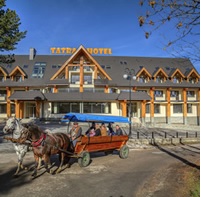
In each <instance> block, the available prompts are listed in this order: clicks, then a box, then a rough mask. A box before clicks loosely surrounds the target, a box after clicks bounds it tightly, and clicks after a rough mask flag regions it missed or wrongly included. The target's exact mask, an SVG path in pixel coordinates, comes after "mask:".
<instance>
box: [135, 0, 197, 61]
mask: <svg viewBox="0 0 201 197" xmlns="http://www.w3.org/2000/svg"><path fill="white" fill-rule="evenodd" d="M139 4H140V6H141V7H142V8H143V9H145V10H144V14H143V15H141V16H139V17H138V21H139V25H140V26H141V27H142V28H143V29H144V28H146V30H145V29H144V32H145V37H146V38H147V39H148V38H149V37H150V36H151V35H152V34H153V32H154V31H156V30H158V29H159V28H164V27H166V26H168V29H167V31H166V33H165V34H166V39H167V36H168V35H170V34H169V33H170V32H171V33H172V31H175V32H176V34H175V36H174V37H172V36H168V39H169V40H168V41H166V43H165V44H164V48H163V49H164V50H168V49H170V48H171V51H174V55H179V56H183V57H187V58H191V60H194V61H199V55H200V47H199V46H200V44H199V43H200V42H199V38H200V0H155V1H154V0H140V1H139ZM171 25H172V26H171Z"/></svg>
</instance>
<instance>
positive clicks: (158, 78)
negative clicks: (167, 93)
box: [156, 76, 164, 83]
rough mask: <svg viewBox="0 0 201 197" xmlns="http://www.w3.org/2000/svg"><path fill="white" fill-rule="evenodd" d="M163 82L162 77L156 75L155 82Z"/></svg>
mask: <svg viewBox="0 0 201 197" xmlns="http://www.w3.org/2000/svg"><path fill="white" fill-rule="evenodd" d="M163 82H164V77H162V76H157V77H156V83H163Z"/></svg>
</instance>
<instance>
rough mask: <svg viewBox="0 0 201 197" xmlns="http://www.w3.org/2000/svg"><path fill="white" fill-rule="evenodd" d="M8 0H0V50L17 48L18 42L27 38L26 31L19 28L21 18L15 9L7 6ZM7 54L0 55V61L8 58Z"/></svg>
mask: <svg viewBox="0 0 201 197" xmlns="http://www.w3.org/2000/svg"><path fill="white" fill-rule="evenodd" d="M5 2H6V0H0V52H4V51H12V50H14V49H16V45H17V44H18V42H19V41H20V40H21V39H23V38H25V36H26V33H27V32H26V31H24V32H22V31H20V30H19V26H20V24H21V23H20V18H19V17H18V15H17V14H16V12H15V11H14V10H10V9H9V8H5V7H6V4H5ZM6 59H7V58H6V56H4V55H1V56H0V62H4V61H5V60H6Z"/></svg>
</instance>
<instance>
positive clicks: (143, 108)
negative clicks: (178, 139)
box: [141, 100, 146, 125]
mask: <svg viewBox="0 0 201 197" xmlns="http://www.w3.org/2000/svg"><path fill="white" fill-rule="evenodd" d="M145 118H146V101H145V100H143V101H142V102H141V119H142V125H145Z"/></svg>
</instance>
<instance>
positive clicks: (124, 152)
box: [119, 145, 129, 159]
mask: <svg viewBox="0 0 201 197" xmlns="http://www.w3.org/2000/svg"><path fill="white" fill-rule="evenodd" d="M128 154H129V148H128V146H126V145H124V146H122V147H121V148H120V150H119V157H120V158H122V159H126V158H128Z"/></svg>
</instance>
